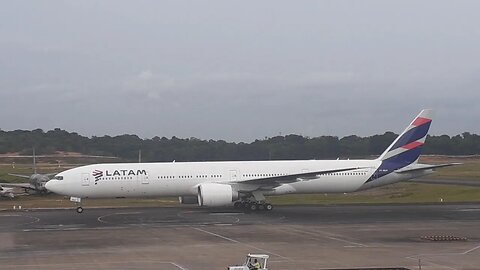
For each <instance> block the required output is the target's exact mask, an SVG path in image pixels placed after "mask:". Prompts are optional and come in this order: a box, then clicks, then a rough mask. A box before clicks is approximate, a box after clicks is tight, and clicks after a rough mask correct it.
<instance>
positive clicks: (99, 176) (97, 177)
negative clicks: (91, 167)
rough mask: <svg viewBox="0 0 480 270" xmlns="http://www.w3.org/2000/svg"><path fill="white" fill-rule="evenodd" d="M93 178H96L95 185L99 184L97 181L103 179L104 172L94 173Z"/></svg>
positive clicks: (97, 171) (96, 171)
mask: <svg viewBox="0 0 480 270" xmlns="http://www.w3.org/2000/svg"><path fill="white" fill-rule="evenodd" d="M92 175H93V177H95V185H96V184H97V181H98V180H100V179H101V178H102V177H103V172H102V171H100V170H95V171H93V173H92Z"/></svg>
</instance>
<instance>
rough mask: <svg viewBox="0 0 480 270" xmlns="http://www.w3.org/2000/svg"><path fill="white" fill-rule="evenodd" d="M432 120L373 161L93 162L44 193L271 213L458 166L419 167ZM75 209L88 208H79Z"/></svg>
mask: <svg viewBox="0 0 480 270" xmlns="http://www.w3.org/2000/svg"><path fill="white" fill-rule="evenodd" d="M431 122H432V111H431V110H423V111H421V112H420V114H419V115H418V116H417V117H416V118H415V119H414V120H413V121H412V122H411V123H410V125H408V126H407V128H406V129H405V130H404V131H403V132H402V133H401V134H400V135H399V136H398V137H397V138H396V140H395V141H394V142H393V143H392V144H391V145H390V146H389V147H388V148H387V149H386V150H385V151H384V152H383V154H382V155H381V156H380V157H379V158H377V159H374V160H282V161H227V162H169V163H117V164H112V163H110V164H94V165H88V166H82V167H78V168H74V169H70V170H67V171H64V172H62V173H59V174H57V175H56V176H55V177H54V178H53V179H52V180H50V181H49V182H48V183H47V184H46V188H47V189H48V190H50V191H52V192H55V193H58V194H62V195H67V196H70V197H71V200H72V201H74V202H76V203H81V201H82V199H85V198H115V197H149V196H155V197H159V196H179V197H180V198H181V202H182V203H198V204H199V205H200V206H225V205H232V204H233V205H234V206H235V207H245V208H249V209H251V210H257V209H266V210H271V209H272V205H271V204H269V203H266V200H265V195H283V194H311V193H345V192H355V191H358V190H364V189H369V188H374V187H378V186H383V185H388V184H392V183H396V182H399V181H403V180H408V179H412V178H416V177H420V176H424V175H426V174H429V173H432V172H433V169H435V168H440V167H445V166H451V165H456V164H454V163H452V164H441V165H425V164H418V158H419V156H420V153H421V152H422V148H423V145H424V143H425V139H426V137H427V133H428V130H429V128H430V124H431ZM77 211H78V212H82V211H83V208H82V207H81V205H80V206H79V207H78V208H77Z"/></svg>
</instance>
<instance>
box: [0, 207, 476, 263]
mask: <svg viewBox="0 0 480 270" xmlns="http://www.w3.org/2000/svg"><path fill="white" fill-rule="evenodd" d="M422 236H457V237H466V238H467V240H466V241H429V240H423V239H422ZM247 253H262V254H263V253H264V254H269V255H270V265H269V269H271V270H279V269H344V268H348V269H353V268H355V267H363V268H366V267H406V268H408V269H418V265H419V260H420V263H421V265H422V269H423V270H430V269H450V270H451V269H465V270H467V269H470V270H473V269H480V204H445V205H441V204H436V205H417V204H412V205H344V206H277V207H276V208H275V209H274V211H272V212H260V213H256V212H255V213H244V212H240V211H233V210H232V209H203V208H198V207H183V206H179V207H164V208H122V209H89V208H85V212H84V213H82V214H77V213H76V212H75V211H74V209H73V208H72V209H68V210H36V211H16V212H15V211H4V212H0V269H29V270H30V269H35V270H39V269H40V270H43V269H83V270H89V269H165V270H170V269H172V270H173V269H183V270H187V269H188V270H204V269H205V270H206V269H226V268H227V266H229V265H235V264H240V263H242V261H243V259H244V256H245V255H246V254H247Z"/></svg>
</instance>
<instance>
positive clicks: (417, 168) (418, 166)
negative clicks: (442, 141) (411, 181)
mask: <svg viewBox="0 0 480 270" xmlns="http://www.w3.org/2000/svg"><path fill="white" fill-rule="evenodd" d="M456 165H462V163H446V164H438V165H428V164H416V165H415V166H409V167H405V168H403V169H400V170H396V171H395V172H396V173H409V172H416V171H423V170H433V169H437V168H443V167H449V166H456Z"/></svg>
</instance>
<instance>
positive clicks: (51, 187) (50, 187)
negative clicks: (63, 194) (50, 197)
mask: <svg viewBox="0 0 480 270" xmlns="http://www.w3.org/2000/svg"><path fill="white" fill-rule="evenodd" d="M56 182H58V181H57V180H49V181H48V182H47V183H45V188H46V189H47V190H48V191H50V192H53V193H56V192H57V191H58V189H57V188H55V187H58V183H56Z"/></svg>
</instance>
